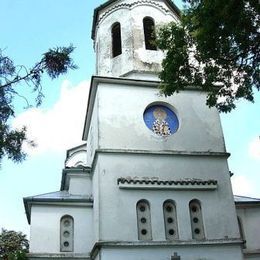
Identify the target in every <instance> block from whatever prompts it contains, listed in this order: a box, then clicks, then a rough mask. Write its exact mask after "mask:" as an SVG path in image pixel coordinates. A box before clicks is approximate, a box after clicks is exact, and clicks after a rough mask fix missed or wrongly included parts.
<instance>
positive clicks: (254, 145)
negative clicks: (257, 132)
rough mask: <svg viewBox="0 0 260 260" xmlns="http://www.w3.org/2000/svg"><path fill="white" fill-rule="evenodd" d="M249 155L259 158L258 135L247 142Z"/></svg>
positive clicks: (259, 142)
mask: <svg viewBox="0 0 260 260" xmlns="http://www.w3.org/2000/svg"><path fill="white" fill-rule="evenodd" d="M249 155H250V157H252V158H253V159H257V160H260V137H257V138H255V139H254V140H252V142H251V143H250V144H249Z"/></svg>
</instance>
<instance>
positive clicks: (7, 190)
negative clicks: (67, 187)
mask: <svg viewBox="0 0 260 260" xmlns="http://www.w3.org/2000/svg"><path fill="white" fill-rule="evenodd" d="M104 2H105V1H104V0H37V1H36V0H1V1H0V10H1V24H2V26H1V35H0V48H1V49H3V50H4V53H5V54H6V55H8V56H10V57H11V58H12V59H14V61H15V62H16V64H24V65H26V66H28V67H30V66H32V65H33V64H34V63H35V62H37V61H38V60H39V59H40V58H41V54H42V53H44V52H46V51H47V50H48V49H49V48H51V47H55V46H68V45H69V44H70V43H72V44H73V45H74V46H75V47H76V49H75V51H74V53H73V59H74V61H75V63H76V64H77V65H78V66H79V69H78V70H75V71H71V72H69V73H68V74H67V75H65V76H62V77H61V78H59V79H57V80H55V81H51V80H50V79H48V78H47V77H46V78H44V80H43V85H44V94H45V99H44V102H43V104H42V106H41V107H40V108H37V109H36V108H34V109H31V110H29V111H28V110H27V111H25V110H24V109H23V107H24V105H25V104H24V101H23V100H22V99H16V111H17V118H16V120H15V121H14V125H21V124H28V125H29V126H28V134H29V137H30V138H32V139H34V140H36V142H37V143H38V148H37V149H35V150H34V151H30V150H28V152H29V156H28V158H27V160H26V161H25V162H23V163H22V164H14V163H13V162H11V161H8V160H4V161H3V163H2V168H1V169H0V191H1V193H0V194H1V196H0V204H1V210H0V227H4V228H7V229H14V230H21V231H23V232H25V233H26V234H29V225H28V224H27V220H26V216H25V214H24V207H23V201H22V198H23V197H26V196H32V195H37V194H41V193H47V192H52V191H57V190H59V188H60V181H61V172H62V169H63V167H64V159H65V154H66V149H69V148H71V147H73V146H74V145H78V144H81V136H82V130H83V120H84V112H85V110H86V105H87V97H88V87H89V80H90V77H91V75H93V74H94V69H95V60H94V57H95V55H94V52H93V47H92V44H93V43H92V40H91V37H90V35H91V26H92V17H93V10H94V8H95V7H97V6H99V5H100V4H102V3H104ZM180 2H181V1H176V4H177V5H178V6H179V7H181V5H180ZM19 90H20V91H21V93H24V95H28V96H29V97H33V95H32V94H31V90H28V89H27V88H24V86H20V87H19ZM258 111H260V95H259V93H256V102H255V104H250V103H248V102H239V104H238V107H237V109H236V110H235V111H234V112H232V113H230V114H227V115H221V118H222V123H223V131H224V135H225V140H226V146H227V151H228V152H230V153H231V157H230V159H229V166H230V170H231V171H232V172H234V173H235V175H234V177H232V179H233V184H234V185H233V188H234V192H235V193H236V194H241V195H247V196H253V197H260V189H259V184H258V183H259V182H260V177H259V169H260V141H259V135H260V120H259V115H258V113H257V112H258ZM79 115H83V116H79Z"/></svg>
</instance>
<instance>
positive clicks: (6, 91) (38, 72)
mask: <svg viewBox="0 0 260 260" xmlns="http://www.w3.org/2000/svg"><path fill="white" fill-rule="evenodd" d="M73 50H74V47H73V46H72V45H70V46H69V47H57V48H54V49H50V50H49V51H48V52H46V53H44V54H43V57H42V59H41V60H40V61H39V62H37V63H36V64H35V65H34V66H33V67H32V68H30V69H28V68H26V67H25V66H17V65H15V64H14V62H13V61H12V60H11V59H10V58H9V57H8V56H6V55H4V53H3V52H2V51H1V50H0V163H1V160H2V158H3V157H4V156H7V157H8V158H9V159H11V160H13V161H14V162H21V161H22V160H24V158H25V156H26V154H25V153H24V152H23V151H22V144H23V143H24V142H25V141H28V140H27V138H26V128H25V127H24V128H22V129H19V130H17V129H12V127H11V125H10V119H11V118H13V117H15V111H14V106H13V100H14V98H15V97H16V96H20V97H22V98H23V99H24V100H25V102H26V103H27V105H28V106H29V103H30V102H29V101H28V99H27V98H26V97H24V96H22V95H21V94H19V93H18V91H17V90H16V86H17V85H21V84H23V83H26V84H25V86H28V87H31V88H32V90H33V92H34V93H35V105H36V106H38V105H40V104H41V102H42V99H43V97H44V95H43V92H42V85H41V79H42V76H43V74H44V73H47V75H48V76H49V77H50V78H51V79H55V78H57V77H59V76H60V75H61V74H65V73H67V71H68V70H69V69H76V68H77V66H76V65H75V64H74V63H73V60H72V58H71V57H70V55H71V53H72V51H73ZM28 142H29V143H30V144H31V145H33V142H30V141H28Z"/></svg>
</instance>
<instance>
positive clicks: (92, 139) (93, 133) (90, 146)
mask: <svg viewBox="0 0 260 260" xmlns="http://www.w3.org/2000/svg"><path fill="white" fill-rule="evenodd" d="M98 95H99V93H97V94H96V98H95V100H93V102H94V106H93V112H92V115H91V122H90V127H89V130H88V131H89V133H88V138H87V158H86V159H87V166H91V164H92V160H93V158H94V155H95V150H96V149H97V148H98V143H99V114H98V113H99V105H98V101H99V98H98ZM89 102H90V101H89Z"/></svg>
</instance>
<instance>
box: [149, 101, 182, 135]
mask: <svg viewBox="0 0 260 260" xmlns="http://www.w3.org/2000/svg"><path fill="white" fill-rule="evenodd" d="M144 122H145V124H146V126H147V127H148V128H149V129H150V130H151V131H153V132H154V133H155V134H156V135H158V136H162V137H166V136H170V135H172V134H174V133H175V132H176V131H177V130H178V128H179V120H178V118H177V116H176V114H175V113H174V112H173V111H172V110H171V109H170V108H168V107H166V106H163V105H154V106H150V107H148V108H147V109H146V110H145V111H144Z"/></svg>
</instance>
